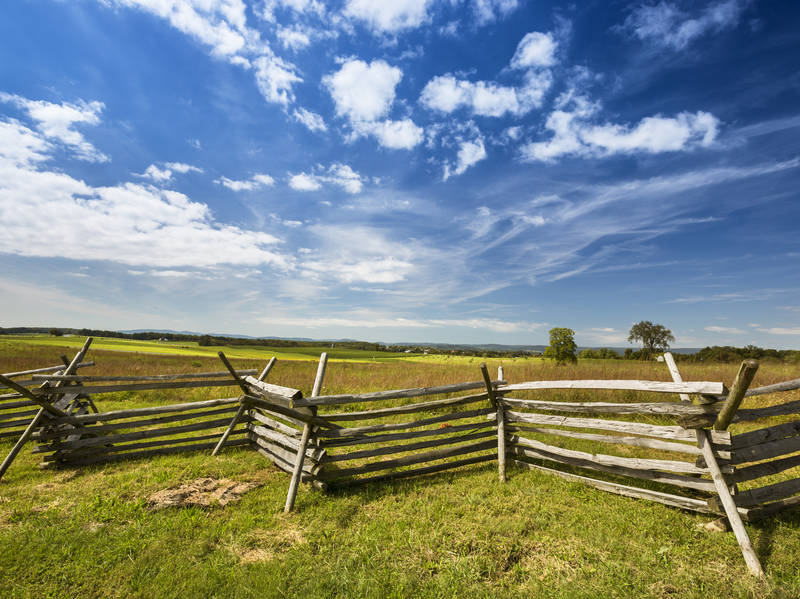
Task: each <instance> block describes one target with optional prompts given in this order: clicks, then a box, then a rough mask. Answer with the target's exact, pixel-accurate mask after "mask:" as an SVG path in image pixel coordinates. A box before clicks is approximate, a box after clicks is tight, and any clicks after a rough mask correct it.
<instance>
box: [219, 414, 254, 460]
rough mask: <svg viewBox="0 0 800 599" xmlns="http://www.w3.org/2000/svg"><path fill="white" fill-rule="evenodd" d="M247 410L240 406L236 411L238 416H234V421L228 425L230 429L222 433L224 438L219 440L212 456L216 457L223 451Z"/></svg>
mask: <svg viewBox="0 0 800 599" xmlns="http://www.w3.org/2000/svg"><path fill="white" fill-rule="evenodd" d="M245 410H247V406H246V405H244V404H241V405H239V408H238V409H237V410H236V414H234V415H233V419H232V420H231V423H230V424H229V425H228V428H226V429H225V432H224V433H222V436H221V437H220V438H219V441H218V442H217V444H216V446H215V447H214V449H212V450H211V455H212V456H215V455H217V454H218V453H219V450H220V449H222V446H223V445H225V441H227V440H228V437H230V436H231V433H232V432H233V429H235V428H236V425H237V424H239V420H240V419H241V417H242V415H244V412H245Z"/></svg>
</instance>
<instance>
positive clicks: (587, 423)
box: [506, 410, 731, 446]
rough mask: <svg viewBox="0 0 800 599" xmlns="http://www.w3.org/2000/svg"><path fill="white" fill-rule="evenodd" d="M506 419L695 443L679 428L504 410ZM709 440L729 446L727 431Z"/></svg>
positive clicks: (692, 435)
mask: <svg viewBox="0 0 800 599" xmlns="http://www.w3.org/2000/svg"><path fill="white" fill-rule="evenodd" d="M506 419H507V420H508V422H522V423H526V424H545V425H550V426H564V427H569V428H588V429H598V430H607V431H614V432H618V433H631V434H634V435H642V436H646V437H656V438H658V439H673V440H676V441H695V440H696V438H697V437H696V436H695V433H694V431H693V430H687V429H685V428H683V427H680V426H663V425H655V424H644V423H640V422H625V421H621V420H602V419H598V418H575V417H567V416H552V415H549V414H525V413H522V412H513V411H510V410H506ZM711 438H712V440H713V442H714V443H715V444H716V445H725V446H727V445H730V444H731V434H730V433H729V432H727V431H724V432H723V431H720V432H712V434H711Z"/></svg>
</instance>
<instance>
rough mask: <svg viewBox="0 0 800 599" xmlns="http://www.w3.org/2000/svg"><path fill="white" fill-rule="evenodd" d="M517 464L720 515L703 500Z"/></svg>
mask: <svg viewBox="0 0 800 599" xmlns="http://www.w3.org/2000/svg"><path fill="white" fill-rule="evenodd" d="M517 463H518V464H521V465H523V466H525V467H527V468H530V469H534V470H541V471H542V472H547V473H548V474H553V475H555V476H558V477H559V478H563V479H565V480H568V481H570V482H577V483H582V484H585V485H589V486H590V487H594V488H595V489H600V490H601V491H607V492H608V493H616V494H617V495H624V496H625V497H633V498H635V499H647V500H648V501H655V502H658V503H663V504H664V505H669V506H672V507H677V508H681V509H684V510H691V511H694V512H700V513H703V514H716V513H718V512H715V511H713V510H712V509H710V508H709V507H708V505H707V504H706V502H705V501H703V500H701V499H694V498H691V497H683V496H681V495H673V494H671V493H663V492H661V491H651V490H650V489H642V488H640V487H631V486H628V485H621V484H619V483H612V482H608V481H605V480H599V479H597V478H589V477H586V476H580V475H578V474H572V473H570V472H563V471H561V470H555V469H553V468H547V467H545V466H540V465H539V464H531V463H529V462H521V461H517Z"/></svg>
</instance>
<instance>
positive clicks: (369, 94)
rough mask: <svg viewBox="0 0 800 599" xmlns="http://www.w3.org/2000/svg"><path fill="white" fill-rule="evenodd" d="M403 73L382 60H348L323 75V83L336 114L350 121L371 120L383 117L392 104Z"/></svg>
mask: <svg viewBox="0 0 800 599" xmlns="http://www.w3.org/2000/svg"><path fill="white" fill-rule="evenodd" d="M402 77H403V71H401V70H400V69H399V68H397V67H393V66H390V65H389V64H387V63H386V61H383V60H374V61H372V62H371V63H369V64H367V63H366V62H364V61H363V60H358V59H351V60H348V61H346V62H344V63H343V64H342V66H341V68H340V69H339V70H338V71H337V72H336V73H332V74H330V75H326V76H325V77H324V78H323V79H322V82H323V84H324V85H325V87H327V88H328V91H329V92H330V94H331V97H332V98H333V101H334V103H335V104H336V114H337V115H339V116H343V117H346V118H348V119H350V120H351V121H356V122H357V121H374V120H377V119H379V118H381V117H383V116H385V115H386V113H388V112H389V108H390V107H391V106H392V102H394V95H395V87H397V84H398V83H399V82H400V79H402Z"/></svg>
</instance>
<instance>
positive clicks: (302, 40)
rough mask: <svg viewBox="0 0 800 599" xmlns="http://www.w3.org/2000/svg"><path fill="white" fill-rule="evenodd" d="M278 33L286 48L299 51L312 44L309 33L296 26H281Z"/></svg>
mask: <svg viewBox="0 0 800 599" xmlns="http://www.w3.org/2000/svg"><path fill="white" fill-rule="evenodd" d="M277 35H278V39H279V40H280V41H281V44H282V45H283V47H284V48H285V49H291V50H294V51H297V50H302V49H303V48H307V47H308V46H309V45H310V44H311V39H310V38H309V37H308V34H307V33H305V32H304V31H301V30H300V29H297V28H296V27H295V28H292V27H279V28H278V31H277Z"/></svg>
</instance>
